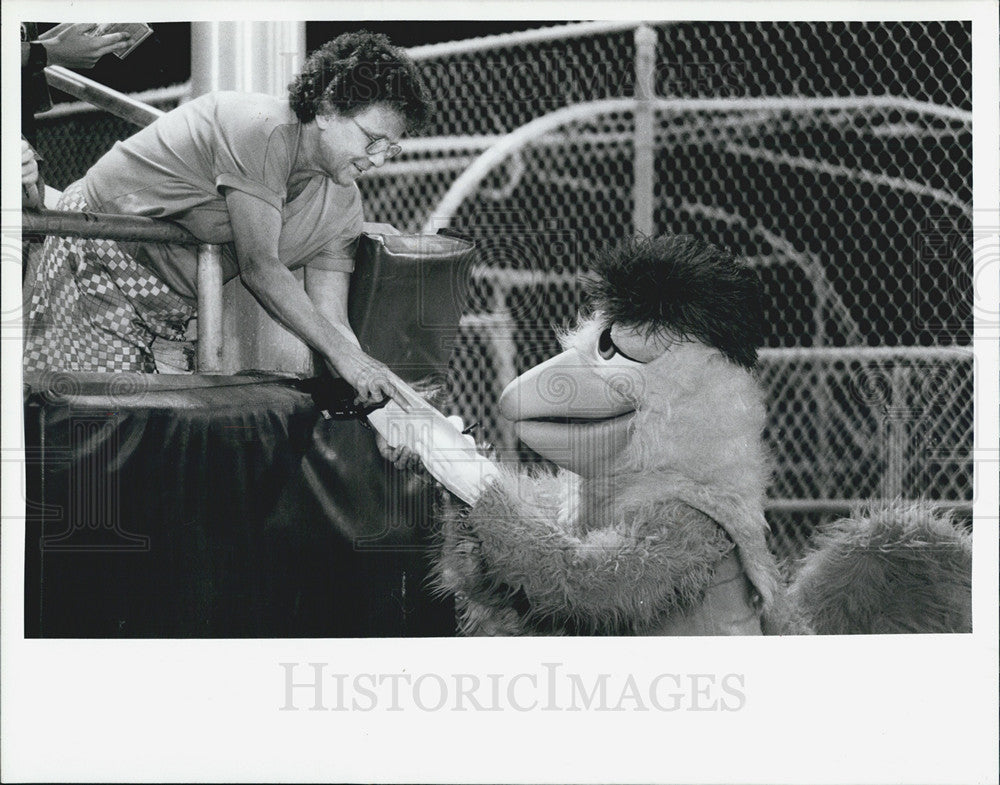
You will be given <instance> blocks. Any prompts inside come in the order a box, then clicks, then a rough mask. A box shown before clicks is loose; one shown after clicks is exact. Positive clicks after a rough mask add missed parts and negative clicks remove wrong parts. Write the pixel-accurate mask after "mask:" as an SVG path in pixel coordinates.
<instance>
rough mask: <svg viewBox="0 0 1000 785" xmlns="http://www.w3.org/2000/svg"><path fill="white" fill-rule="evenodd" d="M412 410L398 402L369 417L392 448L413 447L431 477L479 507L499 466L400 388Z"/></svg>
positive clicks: (411, 392)
mask: <svg viewBox="0 0 1000 785" xmlns="http://www.w3.org/2000/svg"><path fill="white" fill-rule="evenodd" d="M397 389H399V391H400V393H401V394H402V395H403V397H404V398H405V399H406V402H407V404H408V405H409V406H410V410H409V411H403V409H402V408H401V407H400V406H399V405H398V404H397V403H396V402H395V401H390V402H389V404H388V405H386V406H384V407H383V408H381V409H377V410H376V411H374V412H372V413H371V414H369V415H368V421H369V422H370V423H371V424H372V426H373V427H374V428H375V430H376V431H378V433H379V434H380V435H381V436H382V438H383V439H385V440H386V441H387V442H388V443H389V444H390V445H391V446H393V447H399V446H401V445H402V446H406V447H409V448H410V449H411V450H412V451H413V452H414V453H416V454H417V455H418V456H419V457H420V459H421V460H422V461H423V463H424V466H425V467H426V468H427V471H428V472H429V473H430V475H431V476H432V477H433V478H434V479H435V480H437V481H438V482H439V483H441V484H442V485H443V486H444V487H445V488H447V489H448V490H449V491H451V492H452V493H453V494H455V495H456V496H457V497H458V498H460V499H461V500H462V501H464V502H466V503H467V504H475V503H476V501H477V500H478V499H479V497H480V495H481V494H482V492H483V490H484V489H485V488H486V485H487V484H488V483H489V481H490V480H491V479H492V478H494V477H496V476H497V474H498V473H499V467H498V466H497V465H496V464H495V463H493V461H491V460H490V459H489V458H486V457H484V456H482V455H480V454H479V453H478V452H477V451H476V447H475V444H474V442H473V441H472V439H471V438H469V437H467V436H466V435H465V434H463V433H462V431H461V429H459V428H457V427H456V426H455V424H454V423H453V422H451V421H450V420H449V419H448V418H447V417H445V416H444V415H443V414H441V412H439V411H438V410H437V409H435V408H434V407H433V406H431V405H430V404H429V403H427V401H425V400H424V399H423V398H421V397H420V395H418V394H417V393H416V392H415V391H414V390H413V389H412V388H410V387H408V386H403V387H397Z"/></svg>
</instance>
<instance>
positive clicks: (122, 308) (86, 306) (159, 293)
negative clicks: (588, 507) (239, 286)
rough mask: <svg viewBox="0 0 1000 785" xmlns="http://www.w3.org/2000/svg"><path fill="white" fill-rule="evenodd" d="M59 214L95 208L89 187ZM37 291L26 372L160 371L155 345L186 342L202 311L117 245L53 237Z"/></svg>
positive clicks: (77, 191)
mask: <svg viewBox="0 0 1000 785" xmlns="http://www.w3.org/2000/svg"><path fill="white" fill-rule="evenodd" d="M58 209H60V210H72V211H79V212H82V211H85V210H87V209H89V208H88V206H87V202H86V199H85V197H84V193H83V183H82V181H79V182H76V183H73V185H71V186H69V188H67V189H66V190H65V191H64V192H63V195H62V198H61V199H60V201H59V206H58ZM30 286H31V291H32V294H31V304H30V306H29V309H28V315H27V316H26V318H25V337H24V369H25V370H26V371H107V372H122V371H138V372H144V373H156V363H155V361H154V359H153V353H152V351H151V349H150V344H151V343H152V342H153V339H154V338H156V337H157V336H159V337H161V338H165V339H168V340H172V341H183V340H184V328H185V325H186V324H187V322H188V320H189V319H191V318H192V317H193V316H194V315H195V311H196V309H195V307H194V306H193V305H189V304H188V303H187V302H186V301H185V300H183V299H182V298H181V297H179V296H178V295H177V294H175V293H174V292H172V291H171V290H170V289H169V288H168V287H167V285H166V284H165V283H163V282H162V281H161V280H160V279H159V278H157V277H156V276H155V275H154V274H153V273H151V272H150V271H149V270H147V269H145V268H144V267H142V266H141V265H139V264H138V263H137V262H136V261H135V259H133V258H132V257H131V256H129V255H128V254H127V253H125V251H123V250H122V248H121V246H119V245H118V243H116V242H114V241H113V240H88V239H82V238H73V237H55V236H53V237H49V238H47V239H46V240H45V246H44V248H43V250H42V259H41V262H40V264H39V265H38V270H37V274H36V275H35V277H34V280H33V281H32V282H31V284H30Z"/></svg>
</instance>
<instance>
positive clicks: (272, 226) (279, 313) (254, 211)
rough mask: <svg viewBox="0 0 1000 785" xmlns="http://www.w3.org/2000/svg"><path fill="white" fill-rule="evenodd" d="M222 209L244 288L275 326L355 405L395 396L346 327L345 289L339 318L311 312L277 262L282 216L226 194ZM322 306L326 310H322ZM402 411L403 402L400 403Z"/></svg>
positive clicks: (385, 372)
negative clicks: (347, 389)
mask: <svg viewBox="0 0 1000 785" xmlns="http://www.w3.org/2000/svg"><path fill="white" fill-rule="evenodd" d="M226 206H227V207H228V208H229V218H230V222H231V223H232V227H233V242H234V244H235V246H236V258H237V260H238V262H239V265H240V278H241V279H242V281H243V283H244V284H245V285H246V287H247V288H248V289H249V290H250V291H251V292H252V293H253V294H254V296H255V297H256V298H257V299H258V300H259V301H260V303H261V305H263V306H264V308H265V310H266V311H267V312H268V313H269V314H270V315H271V316H272V317H273V318H274V319H275V320H276V321H278V322H279V323H280V324H282V325H283V326H285V327H287V328H288V329H289V330H290V331H291V332H292V333H294V334H295V335H296V336H297V337H298V338H299V339H301V340H302V341H303V342H305V343H306V344H307V345H309V346H310V347H312V348H313V349H315V350H316V351H317V352H319V353H320V355H321V356H322V357H323V359H324V361H325V362H326V364H327V365H328V366H329V367H330V368H331V370H333V371H334V372H335V373H337V374H338V375H340V376H342V377H343V378H344V379H345V380H346V381H347V382H348V383H349V384H350V385H351V386H352V387H354V389H356V390H357V391H358V400H359V401H361V402H364V403H374V402H377V401H381V400H382V399H383V398H386V397H393V398H394V397H395V396H396V387H395V382H396V376H395V375H394V374H393V373H392V371H390V370H389V369H388V368H387V367H386V366H385V365H384V364H382V363H380V362H378V361H377V360H375V359H373V358H371V357H369V356H368V355H367V354H365V353H364V352H363V351H361V349H360V348H359V347H358V343H357V338H356V337H355V336H354V333H353V332H352V331H351V329H350V327H348V326H347V318H346V308H347V304H346V303H347V301H346V289H345V292H344V295H343V319H340V318H339V314H338V313H336V312H334V313H333V315H334V317H335V318H334V320H333V321H331V319H329V318H327V316H325V315H324V314H323V313H322V312H321V311H320V309H318V308H317V307H316V305H315V304H314V301H313V299H311V298H310V297H309V296H307V295H306V292H305V291H304V290H303V289H302V287H301V286H300V285H299V283H298V281H296V280H295V276H293V275H292V273H291V272H290V271H289V270H288V268H286V267H285V266H284V265H283V264H282V263H281V261H280V260H279V259H278V240H279V238H280V236H281V213H280V212H279V211H278V210H277V209H276V208H274V207H273V206H272V205H269V204H267V203H266V202H264V201H262V200H261V199H258V198H257V197H255V196H251V195H250V194H247V193H244V192H243V191H238V190H235V189H230V190H228V191H227V192H226ZM324 307H325V306H324ZM401 405H404V406H405V401H403V402H402V403H401Z"/></svg>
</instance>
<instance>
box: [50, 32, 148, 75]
mask: <svg viewBox="0 0 1000 785" xmlns="http://www.w3.org/2000/svg"><path fill="white" fill-rule="evenodd" d="M95 29H97V25H96V24H93V23H86V24H62V25H58V26H56V27H54V28H52V30H49V31H47V32H46V33H43V34H42V35H40V36H39V37H38V40H39V42H40V43H41V44H42V46H44V47H45V49H46V50H47V53H48V59H49V65H62V66H65V67H67V68H83V69H90V68H93V67H94V66H95V65H97V61H98V60H100V59H101V58H102V57H104V55H106V54H109V53H111V52H124V51H125V50H126V49H128V47H129V37H128V34H127V33H108V34H107V35H91V34H90V33H91V31H92V30H95Z"/></svg>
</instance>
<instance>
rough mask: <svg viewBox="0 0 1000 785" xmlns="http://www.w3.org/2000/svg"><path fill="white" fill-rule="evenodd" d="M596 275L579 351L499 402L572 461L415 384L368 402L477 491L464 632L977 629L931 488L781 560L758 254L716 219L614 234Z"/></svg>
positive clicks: (524, 379) (445, 476)
mask: <svg viewBox="0 0 1000 785" xmlns="http://www.w3.org/2000/svg"><path fill="white" fill-rule="evenodd" d="M587 286H588V289H589V293H590V295H591V300H592V311H591V312H590V313H589V315H584V316H583V317H582V319H581V321H580V323H579V326H578V327H577V329H575V330H574V331H573V332H572V333H570V334H569V335H567V336H566V337H565V338H564V340H563V344H564V348H565V351H563V352H562V353H561V354H559V355H557V356H556V357H553V358H552V359H550V360H548V361H546V362H544V363H542V364H541V365H539V366H537V367H535V368H532V369H531V370H529V371H528V372H526V373H525V374H523V375H522V376H520V377H518V378H517V379H515V380H514V381H513V382H511V383H510V384H509V385H508V386H507V388H506V389H505V390H504V392H503V394H502V395H501V397H500V403H499V408H500V412H501V414H503V415H504V416H505V417H506V418H508V419H509V420H512V421H513V422H514V427H515V431H516V433H517V436H518V438H519V439H520V440H521V441H522V442H523V443H524V444H526V445H527V446H529V447H530V448H531V449H533V450H534V451H535V452H537V453H538V454H540V455H541V456H543V457H545V458H548V459H549V460H551V461H552V462H553V463H555V464H556V465H557V466H558V467H561V468H560V469H559V471H558V472H557V473H556V474H551V473H536V474H531V473H528V472H525V471H523V470H519V469H516V468H510V467H506V466H498V465H497V464H495V463H493V462H492V461H490V460H489V459H487V458H485V457H483V456H482V455H480V454H479V453H478V452H477V451H476V449H475V447H474V445H472V444H470V443H468V442H466V441H465V439H466V438H467V437H463V436H462V435H461V433H460V432H459V430H458V429H456V428H455V427H454V426H453V425H451V424H449V423H447V422H446V421H445V418H444V417H443V416H442V415H441V414H440V413H438V412H437V411H436V410H434V409H433V407H428V406H427V405H426V403H425V402H423V401H422V400H421V399H420V398H419V396H417V395H416V394H415V393H413V392H412V391H409V392H408V397H409V399H410V403H411V405H412V406H413V407H414V408H413V409H412V410H411V411H409V412H406V413H404V412H403V411H402V410H400V409H398V408H394V407H395V404H390V405H389V406H387V407H386V408H385V409H383V410H379V411H378V412H374V413H373V414H371V415H369V419H370V420H371V421H372V424H373V425H375V427H376V429H377V430H378V431H379V433H380V434H381V435H382V436H383V438H385V439H386V440H387V441H388V442H389V443H390V444H391V445H393V446H396V445H407V446H410V447H411V449H413V450H414V451H415V452H416V453H417V454H418V455H419V456H420V457H421V458H422V459H423V461H424V463H425V465H426V466H427V468H428V470H429V471H430V473H431V474H432V475H433V476H434V477H435V478H437V479H438V480H439V481H440V482H441V483H442V484H444V485H445V486H446V487H448V488H449V489H450V490H451V491H452V492H453V493H454V494H455V495H456V496H458V497H459V498H461V499H462V500H464V501H465V502H466V503H467V504H468V505H469V506H468V508H466V509H464V510H462V511H460V512H456V513H453V514H449V515H446V516H445V517H444V520H443V525H442V533H441V545H440V548H439V550H438V551H437V555H436V558H435V564H434V570H433V572H434V575H435V581H436V584H437V587H438V588H439V589H440V590H441V591H442V592H446V593H450V594H454V595H455V597H456V603H457V607H458V613H459V630H460V632H462V633H463V634H482V635H530V634H608V635H759V634H761V633H762V632H765V633H831V634H844V633H885V632H963V631H970V630H971V562H972V549H971V537H970V536H969V535H968V534H966V533H965V532H963V531H962V530H961V529H959V528H958V527H956V526H955V525H954V523H953V522H952V521H951V519H950V517H949V516H947V515H941V514H939V513H936V512H935V511H934V510H933V509H932V508H930V507H928V506H923V507H921V506H909V507H907V506H902V505H898V504H897V505H888V506H883V507H876V508H875V509H872V510H870V511H869V512H868V514H867V515H863V516H862V515H859V516H858V517H855V518H850V519H844V520H841V521H837V522H836V523H834V524H833V525H832V526H830V527H828V528H827V529H826V531H824V532H822V533H821V535H820V536H819V537H818V538H817V540H816V543H815V545H814V547H813V548H812V550H811V552H810V553H809V554H808V555H807V556H806V557H805V558H804V559H803V561H802V562H801V564H800V565H798V568H797V571H796V574H795V575H794V577H793V579H792V581H791V583H790V585H788V586H786V585H785V584H784V583H783V582H782V581H781V579H780V578H779V571H778V568H777V565H776V563H775V560H774V558H773V556H772V554H771V553H770V552H769V550H768V548H767V544H766V541H765V533H766V531H767V523H766V521H765V518H764V512H763V504H764V492H765V489H766V487H767V484H768V467H767V460H766V453H765V449H764V445H763V443H762V439H761V434H762V431H763V428H764V422H765V411H764V405H763V400H762V399H763V396H762V391H761V389H760V387H759V385H758V384H757V382H756V380H755V378H754V376H753V367H754V365H755V363H756V359H757V347H758V346H759V345H760V344H761V343H762V336H761V323H762V317H761V302H760V301H761V297H760V283H759V281H758V279H757V276H756V275H755V274H754V273H753V272H752V271H751V270H749V269H748V268H747V267H745V266H744V265H742V264H741V263H739V262H738V261H737V260H736V259H734V257H733V256H732V255H731V254H729V253H728V252H726V251H722V250H720V249H718V248H716V247H715V246H713V245H710V244H709V243H706V242H703V241H701V240H698V239H696V238H693V237H690V236H684V235H682V236H675V237H659V238H654V239H650V240H641V241H632V242H626V243H624V244H622V245H620V246H618V247H617V248H615V249H612V250H610V251H608V252H606V253H605V254H604V255H602V256H601V257H600V258H599V259H597V260H596V261H595V264H594V265H593V274H592V276H591V277H590V278H589V280H588V282H587ZM424 425H426V426H427V427H424ZM404 431H405V432H406V434H408V435H407V436H405V437H404V436H403V432H404ZM428 434H430V435H428Z"/></svg>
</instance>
